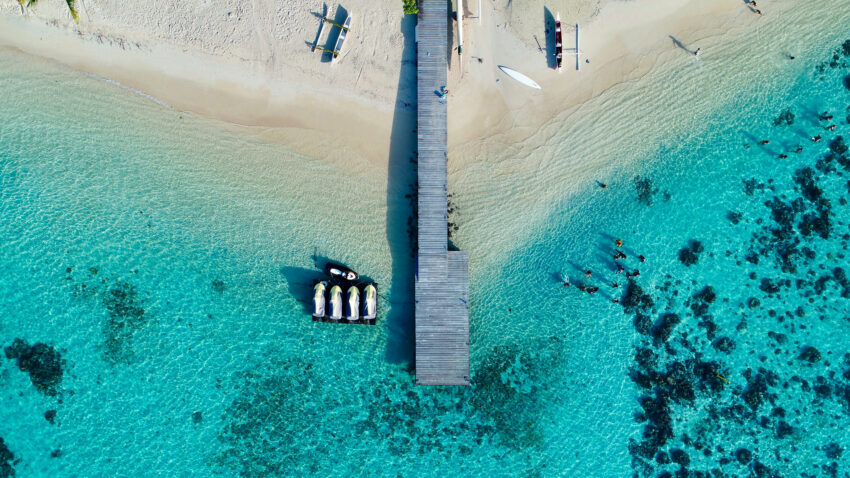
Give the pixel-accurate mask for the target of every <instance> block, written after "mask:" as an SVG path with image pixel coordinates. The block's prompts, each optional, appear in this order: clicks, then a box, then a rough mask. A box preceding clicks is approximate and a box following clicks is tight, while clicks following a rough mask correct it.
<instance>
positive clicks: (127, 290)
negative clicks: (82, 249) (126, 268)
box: [66, 267, 226, 364]
mask: <svg viewBox="0 0 850 478" xmlns="http://www.w3.org/2000/svg"><path fill="white" fill-rule="evenodd" d="M66 272H67V273H68V276H67V278H66V280H67V281H68V282H69V283H71V284H72V286H73V295H74V297H79V298H81V299H85V300H87V301H89V302H90V303H91V304H93V305H95V304H97V305H100V306H102V307H103V308H104V309H105V310H106V312H107V315H106V319H105V320H104V323H103V325H102V327H101V330H102V333H103V358H104V360H105V361H107V362H109V363H112V364H117V363H129V362H131V361H132V360H133V358H134V352H133V337H134V336H135V334H136V333H138V332H139V331H140V330H142V329H143V328H145V326H146V325H147V324H148V323H149V322H150V315H149V314H148V313H147V311H146V310H145V299H144V297H142V295H141V293H140V292H139V291H138V289H137V287H136V286H135V285H134V284H133V283H131V282H129V281H127V280H123V279H120V278H119V279H115V280H112V279H107V278H104V277H100V276H98V269H97V268H96V267H90V268H89V269H88V274H87V275H86V277H85V279H83V280H80V281H78V282H75V277H74V276H73V269H72V268H70V267H69V268H68V269H67V270H66ZM134 272H135V273H137V272H138V271H134ZM217 282H220V281H213V284H212V287H213V290H216V291H217V292H219V293H223V292H224V289H225V287H226V285H225V284H224V283H223V282H221V283H220V284H217Z"/></svg>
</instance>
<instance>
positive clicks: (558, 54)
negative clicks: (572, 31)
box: [555, 12, 564, 73]
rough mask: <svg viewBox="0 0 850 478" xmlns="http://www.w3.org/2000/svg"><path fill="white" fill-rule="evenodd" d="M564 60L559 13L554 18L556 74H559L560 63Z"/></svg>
mask: <svg viewBox="0 0 850 478" xmlns="http://www.w3.org/2000/svg"><path fill="white" fill-rule="evenodd" d="M563 60H564V45H563V43H561V13H560V12H558V16H557V17H556V18H555V63H556V65H555V66H556V68H557V69H558V73H560V72H561V63H562V62H563Z"/></svg>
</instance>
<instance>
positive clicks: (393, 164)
mask: <svg viewBox="0 0 850 478" xmlns="http://www.w3.org/2000/svg"><path fill="white" fill-rule="evenodd" d="M449 21H451V19H450V18H449ZM415 29H416V16H414V15H405V16H404V18H403V19H402V21H401V32H402V34H403V35H404V46H403V48H402V54H401V58H402V62H401V73H400V75H399V81H398V88H397V91H398V94H397V96H396V101H395V112H394V115H393V125H392V132H391V135H390V150H389V161H388V170H387V221H386V223H387V226H386V227H387V242H388V244H389V247H390V256H391V258H392V268H391V279H390V280H391V284H389V286H390V287H389V289H387V288H384V293H388V294H390V295H389V296H388V297H387V299H388V300H389V302H390V307H389V309H388V311H387V314H386V315H385V318H386V319H385V320H386V322H387V329H388V339H387V348H386V353H385V357H386V359H387V360H388V361H389V362H391V363H404V362H407V363H408V364H410V365H411V366H412V365H413V359H414V344H415V340H414V307H413V305H414V296H413V294H414V290H413V286H414V282H413V274H414V271H415V267H416V265H415V259H414V254H415V250H416V249H415V244H416V243H415V234H416V215H415V209H414V208H415V204H416V43H415ZM411 234H413V237H411Z"/></svg>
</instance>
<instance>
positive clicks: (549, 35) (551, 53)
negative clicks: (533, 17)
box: [543, 7, 555, 68]
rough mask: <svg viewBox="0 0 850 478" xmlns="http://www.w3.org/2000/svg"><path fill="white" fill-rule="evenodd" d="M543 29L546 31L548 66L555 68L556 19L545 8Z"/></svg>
mask: <svg viewBox="0 0 850 478" xmlns="http://www.w3.org/2000/svg"><path fill="white" fill-rule="evenodd" d="M543 27H544V28H545V29H546V30H545V34H546V40H545V42H546V66H547V67H549V68H552V67H554V66H555V17H554V16H552V11H551V10H549V9H548V8H547V7H543Z"/></svg>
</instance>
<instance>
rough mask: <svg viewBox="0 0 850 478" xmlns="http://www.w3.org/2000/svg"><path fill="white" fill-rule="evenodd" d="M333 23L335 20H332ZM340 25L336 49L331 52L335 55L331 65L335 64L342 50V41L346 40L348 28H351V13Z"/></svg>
mask: <svg viewBox="0 0 850 478" xmlns="http://www.w3.org/2000/svg"><path fill="white" fill-rule="evenodd" d="M331 23H333V22H331ZM338 26H339V36H338V37H337V38H336V46H334V51H332V52H331V54H332V55H333V57H332V58H331V66H334V63H336V60H337V58H338V57H339V55H340V53H341V52H342V43H343V42H344V41H345V36H346V34H347V33H348V30H349V29H350V28H351V15H348V17H347V18H346V19H345V22H344V23H343V24H342V25H338Z"/></svg>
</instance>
